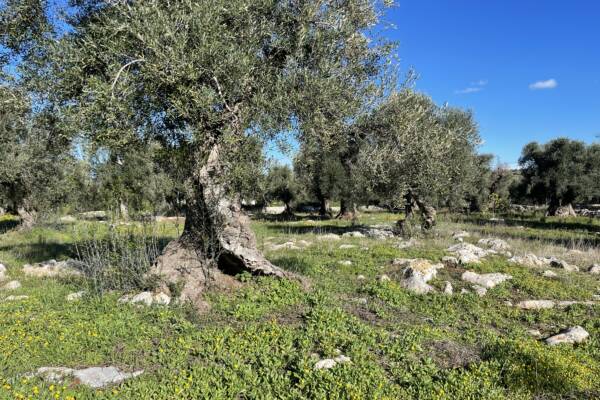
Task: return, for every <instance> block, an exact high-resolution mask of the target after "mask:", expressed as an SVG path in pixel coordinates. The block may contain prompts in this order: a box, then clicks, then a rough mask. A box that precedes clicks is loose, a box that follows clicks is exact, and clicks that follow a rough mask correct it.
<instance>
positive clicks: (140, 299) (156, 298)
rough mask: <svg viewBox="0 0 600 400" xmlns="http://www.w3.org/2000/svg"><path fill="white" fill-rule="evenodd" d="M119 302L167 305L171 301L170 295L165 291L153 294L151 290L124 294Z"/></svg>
mask: <svg viewBox="0 0 600 400" xmlns="http://www.w3.org/2000/svg"><path fill="white" fill-rule="evenodd" d="M118 302H119V303H130V304H143V305H146V306H151V305H153V304H158V305H169V304H170V303H171V297H169V296H168V295H167V294H166V293H162V292H160V293H157V294H154V293H152V292H141V293H138V294H136V295H135V296H130V295H125V296H123V297H121V298H120V299H119V300H118Z"/></svg>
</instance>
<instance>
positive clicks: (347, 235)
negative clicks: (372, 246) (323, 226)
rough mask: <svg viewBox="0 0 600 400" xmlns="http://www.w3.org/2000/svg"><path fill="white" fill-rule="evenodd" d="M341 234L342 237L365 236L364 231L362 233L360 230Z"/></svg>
mask: <svg viewBox="0 0 600 400" xmlns="http://www.w3.org/2000/svg"><path fill="white" fill-rule="evenodd" d="M342 236H343V237H355V238H364V237H365V235H364V233H362V232H360V231H352V232H346V233H344V234H343V235H342Z"/></svg>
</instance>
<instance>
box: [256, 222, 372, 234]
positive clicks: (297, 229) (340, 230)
mask: <svg viewBox="0 0 600 400" xmlns="http://www.w3.org/2000/svg"><path fill="white" fill-rule="evenodd" d="M365 227H366V226H365V225H354V226H339V225H307V226H285V225H284V226H282V225H276V224H267V225H266V228H267V230H269V231H271V232H278V233H283V234H288V235H306V234H312V233H314V234H317V235H321V234H327V233H335V234H337V235H342V234H344V233H346V232H352V231H355V230H359V229H361V228H365Z"/></svg>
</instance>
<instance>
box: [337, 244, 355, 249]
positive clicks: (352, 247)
mask: <svg viewBox="0 0 600 400" xmlns="http://www.w3.org/2000/svg"><path fill="white" fill-rule="evenodd" d="M355 247H356V246H355V245H353V244H341V245H340V249H354V248H355Z"/></svg>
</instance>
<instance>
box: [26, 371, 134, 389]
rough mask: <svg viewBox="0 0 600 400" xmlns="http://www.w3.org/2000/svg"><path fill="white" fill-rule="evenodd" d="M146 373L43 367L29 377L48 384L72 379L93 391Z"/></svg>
mask: <svg viewBox="0 0 600 400" xmlns="http://www.w3.org/2000/svg"><path fill="white" fill-rule="evenodd" d="M143 372H144V371H143V370H140V371H134V372H123V371H121V370H120V369H118V368H117V367H112V366H109V367H90V368H82V369H72V368H65V367H41V368H38V370H37V371H36V372H35V373H32V374H29V375H28V376H29V377H34V376H37V377H40V378H42V379H43V380H45V381H47V382H52V383H61V382H63V381H64V380H65V379H66V378H69V377H70V378H72V379H74V380H75V381H76V382H78V383H79V384H82V385H85V386H89V387H91V388H93V389H101V388H104V387H106V386H108V385H113V384H118V383H121V382H123V381H124V380H126V379H130V378H135V377H137V376H139V375H141V374H142V373H143Z"/></svg>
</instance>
